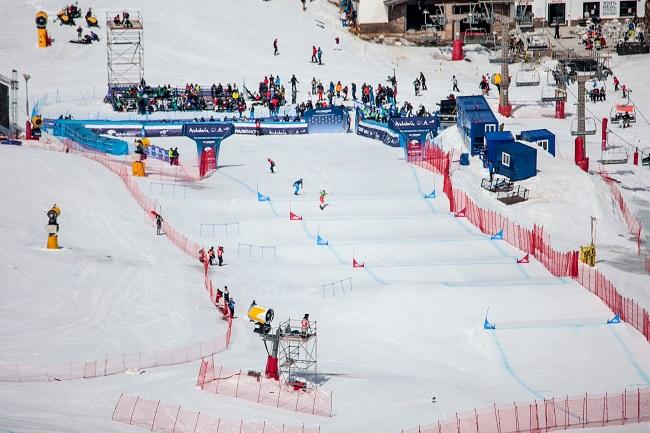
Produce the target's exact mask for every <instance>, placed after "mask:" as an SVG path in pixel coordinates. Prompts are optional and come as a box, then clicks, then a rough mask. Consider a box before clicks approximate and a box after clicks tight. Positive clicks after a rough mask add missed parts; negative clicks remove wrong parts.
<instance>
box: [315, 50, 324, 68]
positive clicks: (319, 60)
mask: <svg viewBox="0 0 650 433" xmlns="http://www.w3.org/2000/svg"><path fill="white" fill-rule="evenodd" d="M316 55H317V56H318V64H319V65H322V64H323V50H321V49H320V47H318V51H317V52H316Z"/></svg>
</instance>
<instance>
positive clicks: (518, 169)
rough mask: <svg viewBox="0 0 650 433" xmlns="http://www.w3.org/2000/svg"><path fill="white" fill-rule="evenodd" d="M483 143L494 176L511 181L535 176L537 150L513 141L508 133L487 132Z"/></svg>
mask: <svg viewBox="0 0 650 433" xmlns="http://www.w3.org/2000/svg"><path fill="white" fill-rule="evenodd" d="M485 142H486V146H487V150H486V153H485V156H486V158H487V161H488V162H489V163H492V166H493V167H494V172H495V173H496V174H500V175H502V176H505V177H507V178H509V179H510V180H512V181H517V180H524V179H528V178H529V177H533V176H535V175H537V149H535V148H533V147H530V146H528V145H526V144H524V143H520V142H518V141H515V139H514V138H513V137H512V134H511V133H510V132H488V133H486V134H485Z"/></svg>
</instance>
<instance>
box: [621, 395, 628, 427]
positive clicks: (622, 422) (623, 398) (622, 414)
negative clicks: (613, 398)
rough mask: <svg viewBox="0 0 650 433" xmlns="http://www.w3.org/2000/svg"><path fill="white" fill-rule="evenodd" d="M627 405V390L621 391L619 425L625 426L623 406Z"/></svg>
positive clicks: (625, 415)
mask: <svg viewBox="0 0 650 433" xmlns="http://www.w3.org/2000/svg"><path fill="white" fill-rule="evenodd" d="M626 404H627V388H626V389H624V390H623V394H621V425H623V424H625V421H626V418H627V414H626V408H625V405H626Z"/></svg>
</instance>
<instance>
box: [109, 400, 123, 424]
mask: <svg viewBox="0 0 650 433" xmlns="http://www.w3.org/2000/svg"><path fill="white" fill-rule="evenodd" d="M123 395H124V393H121V394H120V398H119V399H117V404H116V405H115V409H113V416H111V419H112V420H113V421H115V412H117V407H118V406H119V405H120V401H122V396H123Z"/></svg>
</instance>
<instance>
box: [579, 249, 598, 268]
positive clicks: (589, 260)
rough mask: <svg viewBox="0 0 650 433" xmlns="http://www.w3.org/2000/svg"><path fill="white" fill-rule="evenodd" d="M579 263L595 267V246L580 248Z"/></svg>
mask: <svg viewBox="0 0 650 433" xmlns="http://www.w3.org/2000/svg"><path fill="white" fill-rule="evenodd" d="M580 261H581V262H582V263H584V264H586V265H589V266H595V265H596V246H595V245H587V246H586V247H580Z"/></svg>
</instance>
